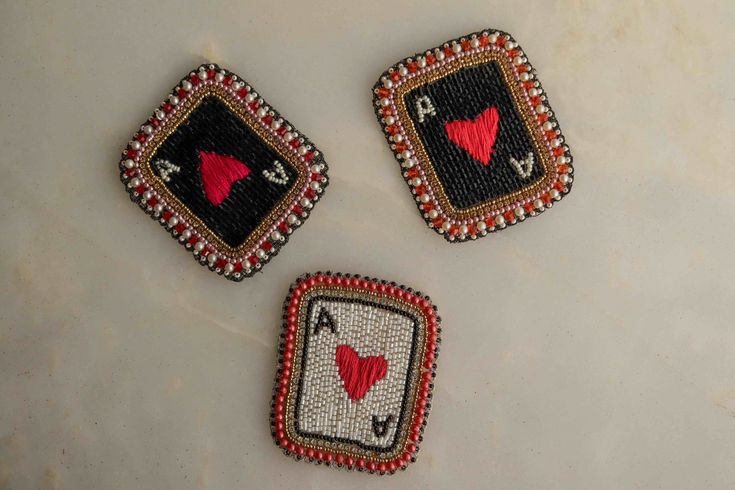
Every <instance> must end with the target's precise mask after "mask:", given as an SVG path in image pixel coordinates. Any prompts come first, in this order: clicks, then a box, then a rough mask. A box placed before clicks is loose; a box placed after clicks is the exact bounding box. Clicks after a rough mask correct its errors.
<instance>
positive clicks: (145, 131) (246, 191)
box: [120, 64, 328, 281]
mask: <svg viewBox="0 0 735 490" xmlns="http://www.w3.org/2000/svg"><path fill="white" fill-rule="evenodd" d="M326 172H327V165H326V163H325V162H324V159H323V157H322V155H321V153H320V152H319V151H318V150H317V148H316V147H315V146H314V145H313V144H312V143H311V142H310V141H309V140H308V139H307V138H306V137H305V136H303V135H302V134H301V133H299V132H298V131H296V130H295V129H294V128H293V127H292V126H291V124H289V123H288V121H286V120H284V119H283V118H282V117H281V116H280V115H279V114H278V112H276V111H275V110H274V109H273V108H272V107H270V106H269V105H268V104H267V103H266V102H265V100H263V98H262V97H260V95H258V94H257V93H256V92H255V90H254V89H253V88H252V87H251V86H250V85H248V84H247V82H245V80H243V79H242V78H240V77H238V76H237V75H235V74H233V73H232V72H229V71H227V70H224V69H221V68H219V67H218V66H217V65H213V64H207V65H202V66H200V67H199V68H198V69H197V70H194V71H192V72H191V73H189V75H187V76H186V77H185V78H184V79H183V80H181V82H179V84H178V85H176V87H174V89H173V91H172V92H171V94H170V95H169V96H168V98H167V99H166V100H164V101H163V102H162V103H161V105H160V106H159V107H158V108H157V109H156V110H155V111H154V113H153V115H152V116H151V117H150V118H149V119H148V120H147V121H146V122H145V123H144V124H143V125H142V126H141V127H140V130H139V131H137V132H136V133H135V134H134V135H133V139H132V140H131V141H130V142H129V143H128V145H127V147H126V148H125V150H124V151H123V156H122V160H121V161H120V178H121V180H122V182H123V183H124V184H125V186H126V188H127V190H128V192H129V193H130V198H131V200H132V201H133V202H136V203H138V204H139V205H140V207H141V208H143V210H144V211H145V212H146V213H148V214H150V215H151V217H152V218H153V219H154V220H156V221H159V222H160V223H161V225H163V226H164V227H165V228H166V229H167V230H168V231H169V232H170V233H171V235H172V236H173V237H174V238H175V239H176V240H178V241H179V242H180V243H182V244H183V245H184V246H185V247H186V248H187V249H189V250H191V251H192V252H193V254H194V258H195V259H196V260H198V261H199V262H200V263H201V264H202V265H207V266H208V267H209V269H210V270H212V271H215V272H217V273H218V274H222V275H224V276H225V277H226V278H228V279H231V280H235V281H239V280H242V279H243V278H245V277H249V276H252V275H253V274H254V273H255V272H256V271H258V270H260V269H261V267H262V266H263V264H266V263H267V262H268V261H269V260H270V259H271V258H272V257H273V256H274V255H276V254H277V253H278V250H279V249H280V248H281V247H282V246H283V245H284V244H285V243H286V241H287V239H288V236H289V235H290V234H291V233H292V232H293V231H294V230H295V229H296V228H298V227H299V226H300V225H301V224H302V222H303V221H304V220H305V219H306V218H307V217H308V215H309V213H310V210H311V208H312V207H313V206H314V204H315V203H316V201H317V200H318V199H319V197H320V195H321V194H322V192H323V191H324V188H325V187H326V186H327V183H328V180H327V173H326Z"/></svg>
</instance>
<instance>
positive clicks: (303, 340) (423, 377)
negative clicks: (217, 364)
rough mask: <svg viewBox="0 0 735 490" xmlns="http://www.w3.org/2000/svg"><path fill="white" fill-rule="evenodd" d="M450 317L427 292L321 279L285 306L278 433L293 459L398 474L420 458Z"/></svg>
mask: <svg viewBox="0 0 735 490" xmlns="http://www.w3.org/2000/svg"><path fill="white" fill-rule="evenodd" d="M439 324H440V319H439V317H438V316H437V314H436V308H435V307H434V306H433V305H432V303H431V301H430V300H429V298H428V297H427V296H424V295H422V294H421V293H419V292H417V291H413V290H412V289H409V288H405V287H403V286H398V285H396V284H395V283H387V282H385V281H380V280H377V279H368V278H361V277H360V276H350V275H342V274H331V273H329V272H327V273H316V274H314V275H309V274H307V275H305V276H302V277H301V278H299V279H298V280H297V281H296V282H295V283H294V284H293V285H292V286H291V289H290V292H289V295H288V297H287V298H286V301H285V303H284V316H283V332H282V334H281V339H280V345H279V367H278V372H277V374H276V383H275V388H274V393H273V406H272V411H271V431H272V433H273V438H274V439H275V442H276V444H277V445H278V446H279V447H281V448H282V449H283V450H284V452H285V453H286V454H288V455H292V456H293V457H295V458H296V459H299V460H306V461H310V462H314V463H317V464H325V465H327V466H337V467H344V468H348V469H356V470H358V471H367V472H370V473H379V474H386V473H387V474H391V473H394V472H395V471H396V470H398V469H404V468H405V467H406V465H407V464H408V463H410V462H412V461H415V456H416V453H417V451H418V445H419V443H420V442H421V440H422V434H423V430H424V427H425V425H426V419H427V417H428V414H429V409H430V408H431V404H430V400H431V396H432V395H431V393H432V389H433V386H434V385H433V380H434V376H435V369H436V363H435V361H436V357H437V355H438V344H439V333H440V325H439Z"/></svg>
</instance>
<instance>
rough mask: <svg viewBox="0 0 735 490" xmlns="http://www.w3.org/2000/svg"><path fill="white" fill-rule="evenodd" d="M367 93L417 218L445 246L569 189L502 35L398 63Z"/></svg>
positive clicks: (560, 144)
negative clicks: (418, 214) (407, 187)
mask: <svg viewBox="0 0 735 490" xmlns="http://www.w3.org/2000/svg"><path fill="white" fill-rule="evenodd" d="M373 93H374V102H375V112H376V115H377V117H378V121H379V122H380V124H381V126H382V128H383V130H384V132H385V136H386V138H387V140H388V144H389V145H390V148H391V149H392V150H393V152H394V154H395V157H396V159H397V160H398V161H399V162H400V164H401V169H402V173H403V177H404V178H405V180H406V182H407V183H408V185H409V188H410V189H411V192H412V194H413V195H414V198H415V200H416V202H417V205H418V208H419V212H420V213H421V215H422V216H423V217H424V219H425V220H426V222H427V224H428V225H429V227H430V228H432V229H434V230H435V231H436V232H437V233H439V234H441V235H442V236H444V238H445V239H447V240H448V241H450V242H463V241H467V240H474V239H476V238H478V237H481V236H485V235H487V234H488V232H492V231H497V230H500V229H503V228H505V227H506V226H507V225H512V224H516V223H518V222H520V221H523V220H524V219H526V218H527V217H528V216H536V215H537V214H539V213H541V212H542V211H544V210H546V209H547V208H550V207H551V206H552V204H553V203H554V202H555V201H558V200H560V199H561V198H562V197H563V196H564V195H565V194H567V193H568V192H569V191H570V190H571V186H572V174H573V171H574V170H573V167H572V157H571V154H570V152H569V148H568V146H567V145H566V143H565V139H564V136H563V135H562V133H561V129H560V128H559V124H558V121H557V120H556V117H555V115H554V113H553V112H552V110H551V108H550V106H549V103H548V100H547V97H546V94H545V92H544V90H543V88H542V87H541V83H540V82H539V81H538V78H537V76H536V72H535V70H534V69H533V67H532V66H531V65H530V63H529V62H528V59H527V58H526V55H525V53H524V52H523V51H522V50H521V48H520V46H518V44H517V43H516V42H515V41H514V40H513V38H512V37H511V36H510V35H509V34H507V33H504V32H501V31H495V30H487V31H483V32H476V33H473V34H470V35H467V36H464V37H461V38H459V39H455V40H453V41H449V42H446V43H444V44H443V45H441V46H439V47H436V48H433V49H430V50H427V51H425V52H424V53H420V54H417V55H415V56H413V57H410V58H406V59H404V60H402V61H401V62H399V63H397V64H395V65H393V66H392V67H390V68H389V69H388V70H386V71H385V72H384V73H383V75H382V76H381V77H380V80H379V81H378V82H377V83H376V85H375V87H374V89H373Z"/></svg>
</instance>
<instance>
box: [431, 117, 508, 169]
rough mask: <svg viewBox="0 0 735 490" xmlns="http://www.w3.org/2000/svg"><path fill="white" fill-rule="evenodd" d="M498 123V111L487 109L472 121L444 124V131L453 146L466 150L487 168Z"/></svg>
mask: <svg viewBox="0 0 735 490" xmlns="http://www.w3.org/2000/svg"><path fill="white" fill-rule="evenodd" d="M499 122H500V114H498V110H497V109H496V108H495V107H489V108H488V109H485V111H483V113H482V114H480V115H479V116H477V118H476V119H474V120H467V121H451V122H448V123H445V124H444V130H445V131H446V132H447V136H449V139H450V140H452V142H453V143H454V144H455V145H457V146H459V147H460V148H463V149H464V150H466V151H467V153H469V154H470V155H471V156H472V158H474V159H475V160H477V161H479V162H481V163H482V164H483V165H485V166H486V167H487V165H488V164H489V163H490V157H491V156H492V154H493V145H494V144H495V137H496V136H497V134H498V123H499Z"/></svg>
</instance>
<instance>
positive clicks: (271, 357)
mask: <svg viewBox="0 0 735 490" xmlns="http://www.w3.org/2000/svg"><path fill="white" fill-rule="evenodd" d="M210 3H212V2H187V5H182V4H180V3H179V2H162V1H156V2H70V1H53V2H47V3H42V2H34V1H10V0H2V6H1V7H2V8H0V12H1V14H0V66H1V67H2V69H0V84H1V85H0V88H1V90H0V148H1V150H0V162H1V164H2V178H0V192H1V196H2V197H0V219H1V220H2V221H1V223H2V233H0V250H1V252H0V265H1V267H2V269H1V272H2V283H1V286H0V488H4V489H6V488H7V489H36V488H41V489H61V488H63V489H137V488H140V489H168V488H175V489H231V488H258V489H261V488H401V489H406V488H429V487H434V488H451V487H460V486H461V487H463V488H482V487H486V488H495V489H527V488H552V489H592V488H594V489H621V488H646V489H648V488H665V489H691V488H698V489H699V488H716V489H724V488H732V487H733V485H735V459H734V458H735V351H734V349H733V347H734V346H735V329H733V322H732V317H733V312H734V309H735V307H734V306H733V296H734V294H733V293H735V288H734V287H733V281H732V279H733V271H735V267H734V266H735V259H734V258H733V257H735V255H734V254H733V245H732V243H733V239H735V233H734V232H733V227H732V225H733V220H732V213H733V209H734V208H735V191H734V189H735V188H734V187H733V185H734V184H735V169H734V167H733V164H732V155H733V153H734V152H735V145H734V143H733V141H734V138H733V135H734V134H735V132H734V130H735V118H734V117H733V114H734V109H735V104H734V102H733V100H734V99H733V90H732V84H733V80H735V64H734V63H733V51H732V47H733V46H735V34H734V33H735V4H734V3H733V2H731V1H729V0H722V1H719V2H714V1H702V2H686V1H678V0H677V1H650V2H648V1H647V2H637V1H628V2H603V1H599V2H584V1H557V2H552V1H528V0H527V1H524V2H490V1H483V2H459V1H452V2H449V1H443V2H438V1H432V2H418V1H417V2H397V1H370V2H346V1H345V2H336V1H335V2H332V1H324V2H300V1H293V2H292V1H288V2H286V1H280V2H275V1H274V2H242V1H241V2H235V1H225V2H219V3H217V5H216V6H210ZM212 4H213V3H212ZM485 27H497V28H501V29H504V30H507V31H508V32H511V33H512V34H513V35H514V36H515V37H516V38H517V39H518V40H519V41H520V42H521V45H522V46H523V48H524V49H525V51H526V52H527V53H528V56H529V58H530V60H531V62H532V63H533V64H534V65H535V67H536V68H537V70H538V72H539V74H540V77H541V79H542V81H543V83H544V86H545V88H546V89H547V91H548V93H549V94H550V100H551V103H552V106H553V107H554V109H555V110H556V112H557V114H558V116H559V118H560V120H561V122H562V127H563V129H564V131H565V133H566V136H567V138H568V141H569V143H570V145H571V147H572V151H573V154H574V156H575V163H576V183H575V186H574V191H573V192H572V193H571V194H570V195H569V196H568V197H567V198H566V199H565V200H564V201H563V202H562V203H560V204H559V205H558V207H556V208H555V209H553V210H552V211H551V212H549V213H547V214H545V215H544V216H542V217H540V218H536V219H533V220H531V221H529V222H526V223H525V224H523V225H521V226H517V227H514V228H512V229H510V230H508V231H505V232H502V233H500V234H496V235H493V236H491V237H489V238H486V239H483V240H480V241H478V242H475V243H469V244H464V245H458V246H454V245H450V244H447V243H445V242H444V240H442V239H441V238H440V237H438V236H436V235H435V234H434V233H433V232H431V231H429V230H428V229H427V228H426V226H425V224H424V223H423V221H422V220H421V219H420V218H419V217H418V215H417V213H416V209H415V208H414V206H413V204H412V203H411V199H410V197H409V193H408V192H407V190H406V188H405V184H404V183H403V181H402V179H401V178H400V176H399V172H398V169H397V164H396V162H395V161H394V160H393V157H392V156H391V154H390V152H389V151H388V150H387V148H386V146H385V141H384V140H383V138H382V135H381V134H380V131H379V128H378V125H377V123H376V121H375V120H374V116H373V113H372V108H371V96H370V89H371V87H372V84H373V82H374V81H375V79H376V78H377V76H378V75H379V74H380V73H381V71H382V70H383V69H384V68H385V67H387V66H388V65H389V64H391V63H393V62H395V61H397V60H398V59H400V58H401V57H403V56H407V55H410V54H412V53H414V52H416V51H417V50H421V49H425V48H428V47H431V46H434V45H436V44H438V43H440V42H443V41H445V40H447V39H450V38H453V37H457V36H460V35H462V34H465V33H468V32H471V31H473V30H477V29H482V28H485ZM204 60H212V61H216V62H220V63H222V64H224V65H225V66H228V67H229V68H231V69H232V70H234V71H235V72H237V73H240V74H242V75H243V76H244V77H245V78H246V79H247V80H248V81H250V82H252V83H253V84H254V85H255V87H256V88H257V89H258V90H259V91H260V92H261V93H262V94H263V95H264V96H265V97H266V98H267V100H268V101H269V102H271V103H272V104H273V105H274V106H275V107H277V108H278V109H279V110H281V111H283V113H284V114H285V115H286V116H287V117H288V118H289V119H291V120H292V121H293V122H294V123H295V124H296V125H297V126H298V127H299V128H300V129H302V130H303V131H304V132H305V133H306V134H308V135H309V136H310V137H312V138H313V139H314V141H315V142H316V143H317V144H318V145H319V146H320V147H321V148H322V149H323V151H324V153H325V155H326V156H327V159H328V161H329V163H330V166H331V178H332V184H331V186H330V188H329V189H328V192H327V194H326V196H325V199H324V202H323V203H321V205H320V206H318V208H317V210H316V212H315V214H314V216H313V217H312V218H311V219H310V220H309V222H308V223H307V224H306V226H305V227H304V228H303V229H302V230H301V231H299V232H298V233H296V234H295V235H294V237H293V239H292V242H291V243H290V244H289V245H288V246H287V247H286V248H285V249H284V251H283V253H282V254H281V255H280V256H279V257H277V259H276V260H274V261H273V263H272V264H270V265H269V266H268V267H267V268H266V270H265V273H264V274H261V275H259V276H258V277H255V278H253V279H250V280H247V281H245V282H243V283H240V284H233V283H230V282H227V281H225V280H222V279H221V278H219V277H218V276H216V275H214V274H211V273H209V272H207V271H206V270H205V269H203V268H201V267H199V266H198V265H196V264H195V263H194V261H193V260H192V259H191V257H190V254H188V253H187V252H185V251H184V250H183V249H182V248H180V247H179V246H178V245H176V244H175V243H174V242H173V241H172V240H171V238H169V237H168V236H166V234H165V233H164V232H163V231H162V230H161V229H160V228H159V227H158V226H157V225H156V224H155V223H153V222H152V221H151V220H150V219H149V218H148V217H147V216H145V215H144V214H143V213H141V212H140V210H139V209H136V207H135V206H134V205H133V204H131V203H130V201H129V200H128V198H127V195H126V194H125V193H124V191H123V188H122V185H121V184H120V182H119V181H118V177H117V160H118V155H119V152H120V150H121V148H122V147H123V145H124V144H125V143H126V141H127V140H128V138H129V137H130V134H131V132H132V131H133V130H134V129H135V128H136V126H137V125H138V124H139V123H140V122H141V120H142V119H143V118H144V117H147V115H148V114H149V112H150V111H151V110H152V108H153V107H154V105H155V104H157V103H158V101H160V100H161V98H162V97H163V96H164V95H165V94H166V93H167V90H168V89H169V88H170V87H171V86H172V85H173V84H174V83H175V82H176V81H177V80H178V79H179V78H180V77H181V76H182V75H183V74H184V73H186V72H187V70H189V69H191V68H193V67H194V66H196V65H197V64H198V63H200V62H202V61H204ZM328 268H329V269H332V270H341V271H344V272H358V273H363V274H369V275H373V276H379V277H384V278H387V279H392V280H396V281H399V282H401V283H404V284H408V285H411V286H414V287H417V288H419V289H421V290H424V291H426V292H428V293H429V294H430V295H431V296H432V298H433V299H434V300H435V301H436V303H437V304H438V305H439V307H440V312H441V314H442V317H443V319H444V325H445V330H444V344H443V350H442V356H441V358H440V363H439V372H438V380H437V385H438V386H437V389H436V393H435V395H436V396H435V404H434V410H433V411H432V416H431V420H430V423H429V426H428V429H427V432H426V440H425V443H424V444H423V446H422V450H421V453H420V457H419V460H418V462H417V463H416V464H415V465H413V466H412V467H410V468H409V470H408V471H406V472H403V473H400V474H398V475H395V476H392V477H383V478H379V477H374V476H369V475H364V474H359V473H348V472H340V471H333V470H329V469H324V468H320V467H315V466H311V465H307V464H303V463H297V462H295V461H292V460H290V459H287V458H285V457H284V456H283V455H282V454H281V453H280V452H279V451H278V450H277V448H276V447H275V446H274V445H273V444H272V442H271V438H270V433H269V428H268V411H269V403H270V395H271V383H272V377H273V374H274V371H275V362H276V355H275V342H276V337H277V332H278V328H279V317H280V307H281V302H282V300H283V298H284V296H285V294H286V292H287V288H288V285H289V284H290V282H291V281H292V280H293V279H294V278H295V277H296V276H297V275H299V274H301V273H302V272H306V271H315V270H319V269H328Z"/></svg>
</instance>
